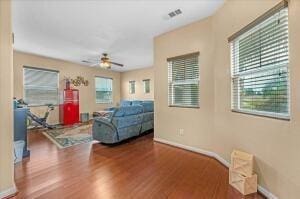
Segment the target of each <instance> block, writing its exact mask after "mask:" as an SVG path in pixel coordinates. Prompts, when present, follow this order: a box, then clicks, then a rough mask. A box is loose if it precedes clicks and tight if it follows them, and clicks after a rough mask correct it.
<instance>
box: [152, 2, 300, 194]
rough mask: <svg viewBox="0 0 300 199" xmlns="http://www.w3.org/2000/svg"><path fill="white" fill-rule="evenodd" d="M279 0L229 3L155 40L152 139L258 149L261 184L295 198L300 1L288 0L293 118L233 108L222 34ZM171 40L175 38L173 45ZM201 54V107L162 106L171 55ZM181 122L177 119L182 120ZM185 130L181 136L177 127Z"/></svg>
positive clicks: (225, 152)
mask: <svg viewBox="0 0 300 199" xmlns="http://www.w3.org/2000/svg"><path fill="white" fill-rule="evenodd" d="M278 2H279V0H265V1H261V0H251V1H249V0H239V1H237V0H227V1H225V4H224V6H223V7H222V8H220V9H219V10H218V12H217V13H216V14H215V15H214V16H213V17H210V18H208V19H205V20H202V21H199V22H197V23H193V24H191V25H188V26H186V27H182V28H180V29H177V30H175V31H172V32H169V33H166V34H163V35H161V36H158V37H156V38H155V45H154V58H155V60H154V67H155V108H156V110H155V122H156V123H155V131H154V132H155V137H156V138H162V139H167V140H170V141H174V142H177V143H181V144H185V145H189V146H194V147H199V148H201V149H209V150H211V151H214V152H216V153H217V154H219V155H221V156H222V157H223V158H225V159H226V160H228V161H229V157H230V153H231V151H232V149H234V148H237V149H240V150H244V151H248V152H250V153H253V154H255V156H256V164H255V171H256V172H257V173H258V174H259V183H260V184H261V185H262V186H263V187H265V188H267V189H268V190H269V191H271V192H272V193H274V194H275V195H276V196H278V197H279V198H284V199H291V198H299V195H300V169H299V168H300V166H299V165H300V156H299V151H300V87H299V85H300V67H298V66H299V65H300V56H299V52H300V39H299V38H298V37H299V35H300V24H299V19H300V1H298V0H290V5H289V36H290V72H291V75H290V76H291V80H290V83H291V121H283V120H277V119H270V118H263V117H256V116H250V115H245V114H239V113H233V112H231V106H230V104H231V80H230V46H229V44H228V42H227V38H228V37H229V36H230V35H232V34H233V33H235V32H236V31H238V30H240V29H241V28H242V27H244V26H245V25H247V24H248V23H250V22H251V21H252V20H254V19H255V18H256V17H258V16H260V15H261V14H263V13H264V12H266V11H267V10H268V9H270V8H272V7H273V6H274V5H276V4H277V3H278ZM174 41H176V42H174ZM194 51H200V58H199V61H200V109H183V108H169V107H168V106H167V101H168V98H167V63H166V59H167V58H168V57H172V56H176V55H180V54H185V53H190V52H194ZM179 121H181V122H179ZM180 128H184V130H185V133H184V136H179V135H178V131H179V129H180Z"/></svg>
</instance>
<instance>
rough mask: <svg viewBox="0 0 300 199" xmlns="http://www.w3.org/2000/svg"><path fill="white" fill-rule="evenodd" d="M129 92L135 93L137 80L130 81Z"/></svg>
mask: <svg viewBox="0 0 300 199" xmlns="http://www.w3.org/2000/svg"><path fill="white" fill-rule="evenodd" d="M129 93H130V94H135V81H129Z"/></svg>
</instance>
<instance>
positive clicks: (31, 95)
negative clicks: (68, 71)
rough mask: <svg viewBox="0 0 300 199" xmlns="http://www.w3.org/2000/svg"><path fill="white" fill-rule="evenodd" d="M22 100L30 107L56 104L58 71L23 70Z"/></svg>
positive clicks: (26, 68) (25, 68)
mask: <svg viewBox="0 0 300 199" xmlns="http://www.w3.org/2000/svg"><path fill="white" fill-rule="evenodd" d="M23 76H24V81H23V82H24V85H23V88H24V100H25V102H26V103H28V104H29V105H30V106H42V105H47V104H54V105H56V104H58V81H59V73H58V71H51V70H43V69H36V68H30V67H24V68H23Z"/></svg>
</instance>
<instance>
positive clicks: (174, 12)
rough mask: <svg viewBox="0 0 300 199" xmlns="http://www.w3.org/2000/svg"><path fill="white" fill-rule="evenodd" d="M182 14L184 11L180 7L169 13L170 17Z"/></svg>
mask: <svg viewBox="0 0 300 199" xmlns="http://www.w3.org/2000/svg"><path fill="white" fill-rule="evenodd" d="M180 14H182V11H181V10H180V9H177V10H174V11H173V12H170V13H169V14H168V15H169V17H170V18H173V17H176V16H177V15H180Z"/></svg>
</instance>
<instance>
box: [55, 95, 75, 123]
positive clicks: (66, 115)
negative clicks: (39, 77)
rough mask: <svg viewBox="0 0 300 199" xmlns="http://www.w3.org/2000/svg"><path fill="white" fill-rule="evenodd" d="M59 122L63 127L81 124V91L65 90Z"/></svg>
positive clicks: (62, 96) (60, 106)
mask: <svg viewBox="0 0 300 199" xmlns="http://www.w3.org/2000/svg"><path fill="white" fill-rule="evenodd" d="M59 120H60V123H61V124H63V125H71V124H75V123H79V91H78V90H77V89H65V90H64V91H63V92H62V94H61V103H60V105H59Z"/></svg>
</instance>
